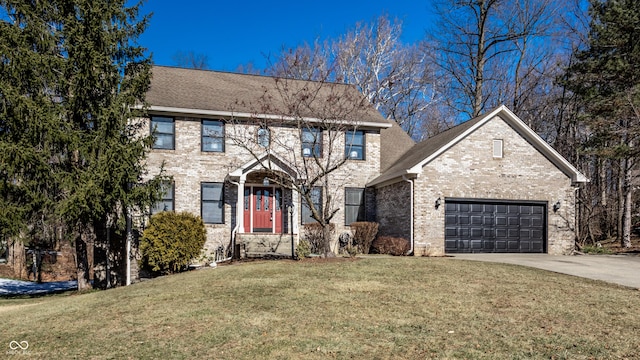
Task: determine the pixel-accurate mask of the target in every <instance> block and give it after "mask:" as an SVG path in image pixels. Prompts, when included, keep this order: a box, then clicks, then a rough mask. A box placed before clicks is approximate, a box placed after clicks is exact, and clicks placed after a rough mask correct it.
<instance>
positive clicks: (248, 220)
mask: <svg viewBox="0 0 640 360" xmlns="http://www.w3.org/2000/svg"><path fill="white" fill-rule="evenodd" d="M244 223H245V229H250V230H249V232H270V233H273V232H275V233H281V232H282V189H280V188H275V189H274V188H270V187H251V188H245V194H244Z"/></svg>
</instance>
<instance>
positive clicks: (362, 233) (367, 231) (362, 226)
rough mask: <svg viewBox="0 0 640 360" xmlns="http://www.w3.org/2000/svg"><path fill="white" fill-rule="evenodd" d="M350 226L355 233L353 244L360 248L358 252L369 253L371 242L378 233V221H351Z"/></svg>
mask: <svg viewBox="0 0 640 360" xmlns="http://www.w3.org/2000/svg"><path fill="white" fill-rule="evenodd" d="M350 226H351V232H352V233H353V244H354V245H355V246H356V247H357V248H358V252H359V253H361V254H368V253H369V250H370V248H371V243H372V242H373V240H374V239H375V238H376V235H377V234H378V223H376V222H367V221H361V222H354V223H351V225H350Z"/></svg>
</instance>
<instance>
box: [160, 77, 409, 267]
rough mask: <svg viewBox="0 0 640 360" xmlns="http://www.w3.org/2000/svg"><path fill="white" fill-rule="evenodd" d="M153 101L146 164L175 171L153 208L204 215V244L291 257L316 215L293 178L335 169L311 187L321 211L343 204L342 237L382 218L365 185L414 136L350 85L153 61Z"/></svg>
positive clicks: (170, 172) (211, 247) (337, 219)
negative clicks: (303, 226)
mask: <svg viewBox="0 0 640 360" xmlns="http://www.w3.org/2000/svg"><path fill="white" fill-rule="evenodd" d="M147 101H148V102H149V105H150V106H149V109H148V112H149V119H147V121H148V125H149V126H148V129H149V130H150V131H152V130H153V131H154V134H155V137H156V139H155V143H154V145H153V150H152V151H151V153H150V155H149V157H148V159H147V165H148V167H149V169H159V168H160V166H164V169H165V171H166V174H167V175H170V176H172V177H173V183H172V184H170V185H169V186H168V187H167V191H166V195H165V198H164V199H163V201H162V202H161V203H159V204H158V206H157V207H156V209H154V211H160V210H163V209H167V210H176V211H188V212H192V213H195V214H199V215H201V216H202V218H203V220H204V222H205V225H206V227H207V232H208V240H207V243H206V245H205V248H206V249H207V251H209V252H211V251H213V250H215V249H218V248H219V247H220V246H222V247H224V248H228V247H229V246H230V245H231V244H233V243H236V244H238V245H241V249H242V251H246V252H247V253H249V254H250V253H252V252H257V253H263V254H264V253H280V254H290V253H291V234H292V233H293V235H294V237H295V240H294V241H297V239H298V235H299V233H300V225H301V224H304V223H307V222H309V221H313V220H312V219H311V214H310V211H309V207H308V206H306V202H305V201H303V200H302V199H301V198H300V195H299V193H298V192H297V191H292V190H291V186H288V185H289V184H290V183H289V182H297V183H299V182H305V181H306V182H308V180H309V178H313V177H314V176H318V174H320V173H321V172H322V171H323V170H324V171H325V172H327V168H331V167H332V166H336V167H337V168H336V169H335V171H331V172H330V174H329V175H328V176H326V180H321V181H319V182H317V187H314V190H313V191H312V192H311V195H312V197H313V201H314V203H317V207H316V208H320V209H322V208H323V207H324V206H326V205H327V200H328V199H330V201H331V202H332V203H331V204H333V207H334V208H336V209H339V210H338V212H337V213H336V214H335V216H334V217H333V218H332V220H331V222H332V223H334V224H335V225H336V234H340V233H342V232H344V231H347V230H348V228H349V224H350V223H352V222H354V221H363V220H371V221H373V220H375V216H376V215H375V194H374V191H373V189H368V190H367V189H366V184H367V183H368V182H369V181H371V180H373V179H374V178H376V177H377V176H379V175H380V173H381V163H380V159H381V148H382V146H383V145H385V144H388V146H387V147H388V148H389V150H388V153H389V154H388V156H386V157H385V158H386V159H389V160H394V159H393V157H394V156H395V157H396V159H397V158H398V157H399V156H400V155H401V153H403V152H404V151H406V150H407V149H408V148H409V147H411V146H413V144H414V143H413V141H412V140H411V139H410V138H409V137H408V136H407V135H406V134H405V133H404V132H403V131H402V130H401V129H400V128H399V127H398V126H397V125H394V123H392V122H390V121H388V120H386V119H384V118H383V117H382V116H381V115H380V114H379V112H377V111H376V110H375V109H374V108H373V107H372V106H371V105H370V104H368V103H366V102H365V100H364V99H363V97H362V95H361V94H360V93H359V92H358V91H357V90H356V89H355V87H352V86H348V85H340V84H326V83H325V84H322V83H313V82H304V81H293V80H276V79H274V78H271V77H266V76H255V75H245V74H233V73H224V72H214V71H199V70H192V69H180V68H171V67H162V66H156V67H154V68H153V78H152V82H151V87H150V90H149V92H148V94H147ZM328 105H330V106H328ZM382 134H384V135H385V136H384V137H385V139H386V140H387V142H384V143H383V140H382V138H383V136H382ZM316 160H317V161H319V162H321V164H320V169H318V166H316V164H315V162H316ZM325 181H327V182H328V185H329V186H323V185H325ZM283 182H284V183H283ZM328 197H329V198H328ZM331 204H330V205H331ZM291 205H293V206H291ZM291 219H293V221H291Z"/></svg>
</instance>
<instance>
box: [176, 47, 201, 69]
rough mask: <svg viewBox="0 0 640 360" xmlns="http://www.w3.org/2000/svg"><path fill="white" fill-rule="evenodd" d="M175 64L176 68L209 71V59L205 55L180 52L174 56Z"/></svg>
mask: <svg viewBox="0 0 640 360" xmlns="http://www.w3.org/2000/svg"><path fill="white" fill-rule="evenodd" d="M172 59H173V62H174V64H175V65H176V66H179V67H184V68H191V69H198V70H207V69H209V57H208V56H207V55H205V54H200V53H196V52H194V51H193V50H192V51H187V52H183V51H178V52H176V53H175V54H173V57H172Z"/></svg>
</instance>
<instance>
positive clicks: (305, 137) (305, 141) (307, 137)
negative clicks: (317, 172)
mask: <svg viewBox="0 0 640 360" xmlns="http://www.w3.org/2000/svg"><path fill="white" fill-rule="evenodd" d="M302 156H304V157H321V156H322V130H321V129H316V128H304V129H302Z"/></svg>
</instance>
